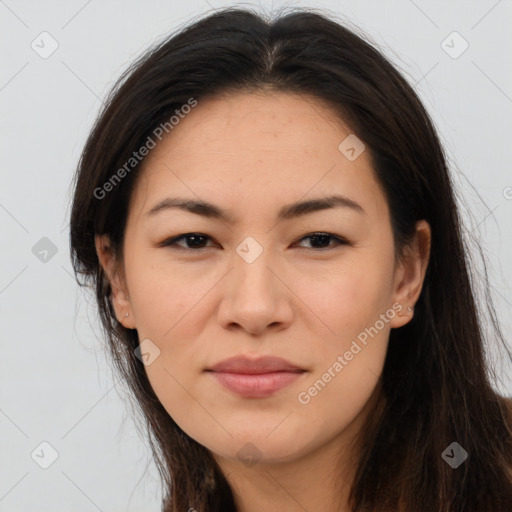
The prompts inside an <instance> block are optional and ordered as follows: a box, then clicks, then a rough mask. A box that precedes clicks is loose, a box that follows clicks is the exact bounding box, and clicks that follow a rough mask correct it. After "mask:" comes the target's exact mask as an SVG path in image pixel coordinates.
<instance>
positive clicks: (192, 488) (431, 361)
mask: <svg viewBox="0 0 512 512" xmlns="http://www.w3.org/2000/svg"><path fill="white" fill-rule="evenodd" d="M261 88H270V89H273V90H276V91H285V92H286V91H288V92H298V93H301V94H307V95H310V96H313V97H316V98H318V99H320V100H323V101H325V102H327V103H328V104H329V105H330V106H331V108H332V109H333V111H335V112H336V113H338V114H339V116H340V117H341V118H342V119H343V120H344V121H345V122H346V123H348V124H349V126H350V127H351V129H352V131H353V132H354V133H356V134H357V136H358V137H359V138H360V139H361V140H362V141H363V142H364V144H365V145H366V146H367V148H368V149H369V151H370V154H371V157H372V161H373V166H374V170H375V172H376V175H377V177H378V179H379V181H380V184H381V186H382V189H383V191H384V193H385V195H386V198H387V201H388V204H389V208H390V212H391V223H392V229H393V235H394V243H395V251H396V253H397V254H402V251H403V250H404V248H405V247H406V245H407V242H408V241H409V240H410V237H411V235H412V234H413V232H414V226H415V222H416V221H418V220H420V219H426V220H427V222H428V223H429V224H430V226H431V228H432V244H431V255H430V261H429V266H428V269H427V273H426V276H425V281H424V286H423V289H422V292H421V295H420V297H419V300H418V302H417V304H416V306H415V315H414V318H413V319H412V320H411V321H410V322H409V323H408V324H407V325H405V326H404V327H402V328H400V329H392V331H391V333H390V339H389V347H388V352H387V358H386V361H385V365H384V369H383V373H382V375H381V378H380V380H379V382H378V384H377V387H376V389H375V394H374V399H375V411H374V413H373V414H370V415H369V419H368V423H367V425H366V426H365V428H364V429H362V431H361V436H362V439H363V443H362V445H363V449H362V452H361V457H360V460H359V465H358V468H357V473H356V477H355V480H354V482H353V487H352V492H351V496H350V503H351V507H352V509H351V510H352V511H354V512H355V511H372V512H377V511H383V510H406V511H408V512H409V511H411V512H412V511H414V512H434V511H435V512H455V511H459V512H485V511H489V512H491V511H492V512H505V511H506V510H510V509H511V508H512V475H511V471H510V467H511V465H512V432H511V429H510V425H511V417H510V411H509V409H508V405H507V404H508V401H507V400H506V399H505V398H504V397H502V396H500V395H499V394H498V393H497V392H496V391H495V389H494V388H493V386H492V383H491V380H490V378H489V376H488V370H489V368H490V367H489V366H488V365H487V362H486V358H485V355H484V346H483V342H484V337H486V340H485V341H486V342H494V341H497V340H500V342H502V343H503V345H504V346H506V344H505V342H504V339H503V335H502V332H501V330H500V326H499V324H498V321H497V319H496V315H495V312H494V308H493V305H492V300H491V295H490V294H489V293H488V294H487V295H486V297H485V304H487V311H484V310H482V311H481V312H480V311H479V310H478V304H477V302H476V293H475V289H474V280H475V279H476V277H475V275H472V274H471V273H470V272H471V265H470V260H469V259H468V256H467V254H466V249H467V240H466V239H465V237H464V233H463V230H462V221H461V218H460V216H459V215H460V214H459V211H458V208H457V205H456V201H455V193H454V189H453V186H452V182H451V177H450V174H449V171H448V168H447V162H446V157H445V155H444V152H443V148H442V146H441V143H440V141H439V138H438V135H437V134H436V131H435V129H434V126H433V122H432V121H431V119H430V117H429V115H428V114H427V112H426V111H425V109H424V107H423V105H422V104H421V102H420V100H419V98H418V96H417V95H416V93H415V91H414V90H413V89H412V87H411V86H410V85H409V84H408V83H407V81H406V80H405V79H404V78H403V77H402V76H401V74H400V73H399V72H398V71H397V70H396V69H395V68H394V67H393V66H392V65H391V64H390V62H388V60H386V58H384V56H383V55H382V54H381V53H380V52H379V51H378V50H377V49H375V47H374V46H373V45H372V44H371V43H369V42H367V41H366V40H365V39H364V38H363V37H362V36H360V35H356V33H355V32H354V31H353V30H349V29H348V28H346V27H345V26H344V25H343V24H342V23H338V22H336V21H333V20H332V19H330V18H329V17H327V16H325V15H323V14H320V13H318V12H316V11H315V10H312V9H308V10H294V11H293V12H291V13H288V14H285V15H279V17H277V18H275V19H266V18H265V17H264V16H261V15H258V14H257V13H255V12H253V11H251V10H245V9H236V8H229V9H224V10H221V11H217V12H215V13H214V14H211V15H208V16H206V17H204V18H201V19H199V20H196V21H195V22H194V23H193V24H191V25H189V26H187V27H185V28H184V29H182V30H181V31H179V32H178V33H177V34H175V35H173V36H172V37H170V38H168V39H166V40H165V41H163V42H162V43H160V44H159V45H157V46H156V47H155V48H153V49H151V50H150V51H148V52H147V53H146V54H144V55H143V56H142V57H141V58H139V59H138V61H137V62H135V63H134V64H133V65H132V66H131V67H130V68H129V69H128V70H127V71H126V72H125V74H124V75H123V76H122V77H121V78H120V79H119V81H118V82H117V84H116V86H115V87H114V89H113V90H112V92H111V93H110V95H109V96H108V98H107V101H106V103H105V106H104V108H103V109H102V111H101V113H100V115H99V117H98V119H97V121H96V123H95V125H94V127H93V129H92V131H91V133H90V136H89V138H88V140H87V143H86V145H85V148H84V150H83V154H82V156H81V159H80V162H79V166H78V169H77V173H76V176H75V181H74V187H75V192H74V197H73V205H72V212H71V240H70V242H71V251H72V261H73V266H74V269H75V275H76V278H77V280H78V282H79V283H80V284H81V285H90V286H92V287H93V288H95V290H96V299H97V303H98V307H99V312H100V315H101V321H102V326H103V328H104V332H105V337H106V339H107V341H108V347H109V349H110V353H111V354H112V358H113V362H114V364H115V368H116V369H117V370H118V371H119V372H120V375H121V376H122V377H123V378H124V379H125V381H126V382H127V384H128V385H129V389H130V390H131V391H132V393H133V396H134V398H135V400H136V403H137V404H138V406H139V407H140V411H141V412H142V417H143V418H144V420H145V422H146V426H147V430H148V434H149V439H150V441H151V446H152V450H153V454H154V457H155V461H156V463H157V466H158V468H159V471H160V473H161V476H162V481H163V484H164V491H165V496H164V504H163V507H164V510H165V511H166V512H178V511H180V512H182V511H185V510H188V509H189V508H194V509H195V510H197V511H198V512H206V511H208V512H214V511H218V512H229V511H235V510H236V508H235V505H234V502H233V495H232V492H231V489H230V487H229V485H228V482H227V480H226V478H225V477H224V475H223V474H222V472H221V471H220V469H219V467H218V466H217V464H216V462H215V460H214V458H213V457H212V454H211V453H210V452H209V451H208V450H207V449H206V448H205V447H204V446H202V445H200V444H198V443H197V442H196V441H195V440H193V439H191V438H190V437H189V436H188V435H187V434H186V433H185V432H183V431H182V430H181V429H180V428H179V427H178V425H177V424H176V423H175V422H174V421H173V419H172V418H171V417H170V416H169V414H168V413H167V411H166V410H165V409H164V407H163V406H162V404H161V403H160V402H159V400H158V398H157V397H156V395H155V393H154V392H153V390H152V388H151V385H150V383H149V381H148V378H147V375H146V372H145V370H144V365H143V363H142V362H141V361H140V360H139V359H138V358H137V357H136V355H135V353H134V351H135V349H136V348H137V347H138V343H139V340H138V336H137V331H136V330H130V329H125V328H124V327H123V326H122V325H121V324H120V323H119V322H118V321H117V320H116V316H115V314H114V310H113V307H112V304H111V302H110V292H111V289H110V285H109V282H108V280H107V279H106V277H105V274H104V272H103V270H102V268H101V265H100V264H99V261H98V257H97V254H96V250H95V243H94V237H95V235H101V234H106V235H108V236H109V238H110V241H111V244H112V248H113V250H114V251H115V252H116V254H117V255H118V258H122V242H123V236H124V229H125V224H126V218H127V209H128V201H129V198H130V194H131V192H132V190H133V186H134V183H135V178H136V176H137V172H138V169H139V167H140V166H139V165H133V166H132V168H130V169H129V171H127V172H125V173H122V174H123V176H122V179H120V180H117V181H115V182H112V181H111V182H110V183H111V186H110V187H108V193H104V192H105V190H106V189H105V187H104V184H105V183H106V182H108V181H109V180H111V179H112V176H113V174H114V173H115V172H116V171H117V170H118V169H120V168H122V167H123V165H125V166H126V162H128V161H129V159H130V158H131V157H132V154H133V152H134V151H136V150H137V149H138V148H140V147H141V146H142V145H143V144H144V143H145V142H146V141H147V140H148V136H150V135H151V134H152V133H154V130H155V127H158V126H159V125H161V123H164V122H166V120H168V119H169V118H170V116H172V114H173V113H174V112H175V111H176V109H180V107H181V106H182V105H185V104H187V102H189V100H190V99H191V98H194V99H195V100H196V101H199V102H200V101H201V100H203V99H204V98H206V97H207V96H212V95H215V94H219V93H226V92H228V93H229V92H231V91H250V90H257V89H261ZM171 136H172V135H171ZM125 170H126V167H125ZM118 176H119V175H118ZM98 190H103V192H101V193H99V192H98ZM80 276H83V277H84V278H85V279H84V281H83V282H82V281H81V280H80ZM484 287H485V289H486V290H487V291H489V283H488V280H487V276H484ZM483 314H486V315H488V317H489V324H490V325H491V326H492V327H493V329H491V330H490V331H489V333H488V334H485V333H484V329H483V324H484V322H483V320H482V315H483ZM453 442H457V443H458V444H459V445H460V446H461V447H462V448H463V449H464V450H465V451H466V452H467V453H468V459H467V460H466V461H465V462H464V463H463V464H461V465H460V466H459V467H458V468H456V469H454V468H452V467H450V465H449V464H447V462H446V461H445V459H444V458H443V457H442V454H443V452H444V451H445V449H447V447H449V446H450V445H451V443H453ZM402 507H403V508H402Z"/></svg>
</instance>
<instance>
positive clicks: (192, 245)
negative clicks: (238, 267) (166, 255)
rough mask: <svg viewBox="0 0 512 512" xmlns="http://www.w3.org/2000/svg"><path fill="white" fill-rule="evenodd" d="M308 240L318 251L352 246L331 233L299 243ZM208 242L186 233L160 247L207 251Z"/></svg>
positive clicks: (205, 237)
mask: <svg viewBox="0 0 512 512" xmlns="http://www.w3.org/2000/svg"><path fill="white" fill-rule="evenodd" d="M307 239H310V240H311V242H312V245H313V247H310V248H312V249H317V250H325V249H331V248H333V247H336V246H338V245H350V244H349V242H347V241H346V240H344V239H343V238H341V237H339V236H336V235H333V234H331V233H323V232H318V233H311V234H310V235H307V236H304V237H302V238H301V239H300V240H299V242H302V241H303V240H307ZM182 240H183V241H184V242H185V246H183V245H182V244H179V243H178V242H180V241H182ZM208 240H211V238H210V237H209V236H208V235H205V234H203V233H184V234H182V235H178V236H176V237H173V238H169V239H167V240H164V241H163V242H161V243H160V244H158V245H159V246H160V247H169V246H174V247H179V248H182V249H186V250H192V251H193V250H199V249H206V248H207V246H205V244H206V243H207V242H208ZM330 240H334V245H333V244H332V243H329V241H330ZM210 247H211V246H210ZM303 247H304V246H303ZM306 248H308V247H306Z"/></svg>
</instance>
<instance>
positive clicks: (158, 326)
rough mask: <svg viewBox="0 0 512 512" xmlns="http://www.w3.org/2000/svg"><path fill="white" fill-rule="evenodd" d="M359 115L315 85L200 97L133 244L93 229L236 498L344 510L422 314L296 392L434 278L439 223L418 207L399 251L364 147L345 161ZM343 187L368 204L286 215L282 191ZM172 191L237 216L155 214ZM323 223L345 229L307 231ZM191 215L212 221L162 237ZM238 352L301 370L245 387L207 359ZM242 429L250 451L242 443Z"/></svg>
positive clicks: (156, 155) (151, 185)
mask: <svg viewBox="0 0 512 512" xmlns="http://www.w3.org/2000/svg"><path fill="white" fill-rule="evenodd" d="M351 133H352V132H351V130H350V127H348V126H347V125H346V124H344V123H343V122H342V121H341V120H340V119H339V118H337V117H336V116H335V115H334V114H333V113H332V111H331V110H329V107H328V105H325V104H324V103H322V102H321V101H319V100H318V99H315V98H312V97H308V96H300V95H296V94H288V93H277V92H266V93H264V92H258V93H248V92H247V93H237V94H236V95H229V96H227V95H224V96H217V97H215V98H214V99H208V100H205V101H199V103H198V105H197V106H196V107H195V108H194V109H193V110H192V112H191V113H190V114H188V115H187V116H186V117H185V118H184V119H183V120H181V121H180V123H179V125H177V126H176V127H175V128H174V130H173V131H172V132H171V134H170V135H169V136H168V137H167V138H166V139H163V141H162V142H159V143H158V145H157V146H156V148H155V149H153V150H152V151H151V152H150V154H149V155H148V156H147V157H146V158H145V160H144V161H143V167H142V169H141V175H140V176H139V179H138V181H137V183H136V186H135V189H134V193H133V195H132V198H131V202H130V207H129V215H128V220H127V226H126V233H125V239H124V246H123V251H124V257H123V259H122V261H119V260H118V259H116V257H115V255H114V254H113V253H112V251H110V250H109V244H108V238H106V237H105V236H98V237H97V238H96V247H97V252H98V256H99V258H100V262H101V264H102V266H103V268H104V269H105V271H106V272H107V275H108V276H109V279H110V282H111V284H112V288H113V293H112V302H113V305H114V308H115V310H116V314H117V316H118V319H119V321H120V322H122V324H123V325H124V326H125V327H127V328H130V329H137V331H138V335H139V340H140V341H141V340H145V339H147V338H148V339H150V340H151V342H152V343H154V344H155V345H156V346H157V347H158V349H159V350H160V355H159V356H158V357H157V358H156V359H155V360H154V361H153V362H152V363H151V364H149V365H147V366H145V369H146V372H147V375H148V378H149V380H150V382H151V385H152V387H153V389H154V391H155V393H156V395H157V396H158V398H159V399H160V401H161V402H162V404H163V405H164V407H165V408H166V410H167V411H168V412H169V414H170V415H171V416H172V418H173V419H174V421H175V422H176V423H177V424H178V425H179V426H180V427H181V428H182V429H183V430H184V431H185V432H186V433H187V434H188V435H189V436H191V437H192V438H194V439H195V440H196V441H197V442H199V443H201V444H202V445H204V446H205V447H207V448H208V449H209V450H211V452H212V453H213V454H214V456H215V458H216V460H218V462H219V464H220V466H221V468H222V469H223V471H224V472H225V474H226V476H227V479H228V481H229V483H230V485H231V487H232V489H233V492H234V496H235V500H236V505H237V508H238V510H239V511H241V512H260V511H261V510H283V511H299V510H300V511H303V510H308V511H313V510H325V511H335V510H346V499H347V493H348V490H349V486H350V483H351V480H352V478H353V471H354V469H355V461H356V458H357V452H358V449H359V446H358V444H357V443H356V442H355V439H356V436H357V434H358V432H359V429H360V426H361V424H362V421H363V420H364V418H365V417H366V415H367V414H369V412H371V406H372V402H371V400H370V398H371V397H372V392H373V391H374V389H375V386H376V384H377V381H378V377H379V376H380V374H381V373H382V368H383V364H384V359H385V355H386V350H387V344H388V338H389V333H390V330H391V329H392V328H400V327H401V326H402V325H404V324H406V323H407V322H409V321H410V319H411V316H410V315H406V316H398V315H394V317H393V318H390V319H389V320H388V322H385V323H384V327H383V328H381V329H380V330H379V331H378V334H377V335H374V336H373V338H369V340H368V343H367V345H366V346H362V350H361V351H360V352H358V353H357V355H355V356H354V357H353V359H352V360H350V361H349V362H348V364H347V365H346V366H344V367H343V369H342V371H341V372H338V373H337V374H336V376H335V377H333V378H332V379H331V380H330V382H328V383H327V384H326V385H325V387H323V388H322V389H321V391H319V392H318V393H317V394H316V396H314V397H311V400H310V401H309V403H307V404H304V403H300V401H299V400H298V398H297V397H298V394H299V393H300V392H304V391H307V390H308V388H310V387H311V386H312V385H313V384H314V383H315V382H316V381H318V379H321V378H322V375H323V374H325V372H326V371H327V369H328V368H330V367H332V366H333V363H334V362H335V361H336V360H337V357H338V356H339V355H343V354H344V353H345V352H346V351H347V350H349V349H350V346H351V343H352V342H353V341H354V340H356V339H357V336H358V334H360V333H361V332H363V331H364V330H365V328H369V327H370V326H374V325H375V323H376V321H377V320H378V319H379V315H381V314H385V313H386V312H387V311H389V310H391V311H394V310H393V304H395V305H396V304H397V303H398V304H401V305H403V308H404V309H403V311H406V310H407V306H411V307H413V306H414V304H415V302H416V301H417V299H418V297H419V295H420V292H421V288H422V285H423V280H424V277H425V272H426V268H427V263H428V258H429V252H430V237H431V233H430V227H429V225H428V223H427V222H426V221H420V222H418V224H417V231H416V235H415V238H414V241H413V244H412V246H411V249H410V251H408V253H407V255H406V257H404V259H403V260H402V261H401V262H399V263H395V260H394V252H393V251H394V247H393V237H392V231H391V224H390V217H389V210H388V205H387V202H386V200H385V197H384V194H383V192H382V190H381V188H380V186H379V183H378V182H377V181H376V178H375V175H374V171H373V169H372V166H371V160H370V155H369V151H363V153H362V154H361V155H360V156H359V157H358V158H357V159H356V160H354V161H350V160H349V159H347V158H346V157H345V155H344V154H342V153H341V152H340V151H339V150H338V146H339V144H340V142H342V141H343V140H344V139H345V138H346V137H347V136H348V135H349V134H351ZM333 193H337V194H342V195H345V196H347V197H349V198H350V199H352V200H354V201H357V202H358V203H359V204H360V205H361V206H362V207H363V209H364V211H365V213H359V212H357V211H355V210H352V209H349V208H331V209H324V210H321V211H317V212H314V213H310V214H308V215H304V216H301V217H297V218H292V219H289V220H281V221H279V222H278V221H277V220H276V215H277V212H278V210H279V209H280V208H281V207H282V206H283V205H285V204H289V203H292V202H295V201H299V200H305V199H312V198H318V197H324V196H328V195H331V194H333ZM169 196H173V197H174V196H176V197H186V198H192V199H194V200H195V199H202V200H205V201H208V202H210V203H213V204H215V205H218V206H220V207H221V208H224V209H227V210H228V211H229V212H230V213H231V214H232V215H233V217H234V219H235V221H234V222H233V223H227V222H223V221H220V220H215V219H209V218H203V217H201V216H200V215H197V214H194V213H190V212H186V211H181V210H178V209H167V210H162V211H160V212H159V213H157V214H155V215H153V216H147V215H146V213H147V212H148V211H149V210H150V209H151V208H152V207H153V206H154V205H156V204H157V203H158V202H159V201H161V200H162V199H164V198H165V197H169ZM318 232H321V233H330V234H333V235H334V236H338V237H342V238H345V239H346V240H348V241H349V245H337V244H336V239H335V238H334V239H333V238H331V239H327V241H324V242H322V241H320V242H318V241H316V242H315V240H312V239H311V238H304V237H306V236H307V235H311V234H312V233H318ZM184 233H201V234H205V235H208V237H210V238H209V239H208V238H206V239H202V240H203V245H201V247H205V246H206V248H202V249H194V248H192V249H190V248H189V249H188V250H187V249H186V247H194V245H193V243H190V239H189V240H188V242H189V245H187V240H186V239H181V240H180V241H179V242H178V243H179V245H180V246H181V247H172V246H170V247H159V246H158V244H159V242H162V241H164V240H165V239H167V238H170V237H174V236H178V235H181V234H184ZM248 236H251V237H253V238H254V239H255V240H256V241H257V242H258V244H259V245H260V246H261V247H262V248H263V252H262V253H261V254H260V255H259V256H258V257H257V258H256V259H255V261H253V262H252V263H248V262H247V261H246V260H244V259H243V258H242V257H241V256H240V255H239V254H238V253H237V252H236V249H237V247H238V246H239V244H240V243H241V242H242V241H243V240H244V239H245V238H246V237H248ZM192 242H193V241H192ZM321 244H324V245H321ZM329 244H330V245H329ZM325 246H327V248H325ZM194 251H195V252H194ZM125 313H128V317H125ZM388 316H389V315H388ZM240 354H249V355H253V356H256V355H277V356H281V357H283V358H285V359H288V360H289V361H291V362H292V363H294V364H296V365H297V366H299V367H301V368H303V369H305V370H306V372H304V373H303V374H302V375H301V376H300V377H299V378H298V379H296V380H295V381H294V382H293V383H292V384H291V385H289V386H288V387H286V388H284V389H282V390H280V391H278V392H277V393H275V394H274V395H272V396H270V397H266V398H244V397H242V396H240V395H237V394H234V393H232V392H231V391H229V390H226V389H224V388H223V387H221V385H220V384H219V383H218V382H217V381H216V380H215V379H214V378H213V377H212V375H211V374H209V373H205V372H204V370H205V369H206V368H208V367H211V366H212V365H213V364H215V363H217V362H219V361H222V360H224V359H226V358H228V357H231V356H233V355H240ZM247 443H252V445H251V446H252V447H249V445H247ZM244 446H245V448H244V450H245V452H247V451H249V452H250V453H252V454H253V456H254V460H255V462H256V463H255V464H254V465H249V464H248V463H247V462H246V461H244V460H243V459H242V457H240V456H239V455H237V454H238V452H239V451H240V450H241V449H242V448H243V447H244ZM242 453H244V452H242ZM256 459H257V460H256Z"/></svg>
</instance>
